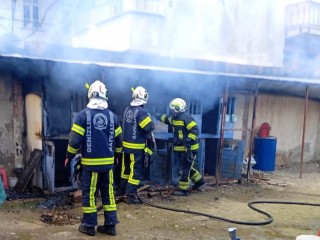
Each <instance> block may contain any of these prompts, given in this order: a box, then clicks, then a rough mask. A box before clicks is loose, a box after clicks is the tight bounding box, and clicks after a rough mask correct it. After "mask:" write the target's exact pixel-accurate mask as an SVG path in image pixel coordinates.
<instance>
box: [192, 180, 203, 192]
mask: <svg viewBox="0 0 320 240" xmlns="http://www.w3.org/2000/svg"><path fill="white" fill-rule="evenodd" d="M205 183H206V182H205V181H204V180H203V178H201V179H200V181H199V182H196V183H195V184H194V185H193V186H192V190H199V191H201V190H202V188H203V187H204V185H205Z"/></svg>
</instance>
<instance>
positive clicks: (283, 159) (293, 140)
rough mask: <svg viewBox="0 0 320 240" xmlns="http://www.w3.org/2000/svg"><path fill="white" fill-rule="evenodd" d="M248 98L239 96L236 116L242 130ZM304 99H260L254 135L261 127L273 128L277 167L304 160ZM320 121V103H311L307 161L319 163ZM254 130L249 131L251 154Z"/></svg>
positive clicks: (250, 119)
mask: <svg viewBox="0 0 320 240" xmlns="http://www.w3.org/2000/svg"><path fill="white" fill-rule="evenodd" d="M245 109H246V108H245V96H244V95H241V96H240V95H239V96H237V107H236V114H237V115H238V122H237V123H236V126H235V128H242V127H243V126H242V125H243V118H244V110H245ZM252 109H253V96H250V107H249V116H248V125H247V126H248V128H251V121H252ZM303 117H304V99H303V98H295V97H284V96H277V95H268V94H261V95H259V96H258V101H257V109H256V122H255V126H256V127H255V129H254V136H256V135H257V133H258V131H259V128H260V125H261V124H262V123H263V122H268V123H269V124H270V125H271V136H274V137H276V138H277V160H276V161H277V165H289V164H290V163H293V162H300V160H301V143H302V133H303ZM319 120H320V103H319V102H315V101H311V100H309V104H308V115H307V122H306V132H305V147H304V161H305V162H307V161H312V160H318V156H319V152H320V146H319V144H317V143H318V139H319V137H318V136H320V132H319V130H318V125H319ZM234 136H235V138H236V139H241V137H242V135H241V132H235V135H234ZM249 139H250V131H248V132H247V151H248V148H249V145H248V144H249Z"/></svg>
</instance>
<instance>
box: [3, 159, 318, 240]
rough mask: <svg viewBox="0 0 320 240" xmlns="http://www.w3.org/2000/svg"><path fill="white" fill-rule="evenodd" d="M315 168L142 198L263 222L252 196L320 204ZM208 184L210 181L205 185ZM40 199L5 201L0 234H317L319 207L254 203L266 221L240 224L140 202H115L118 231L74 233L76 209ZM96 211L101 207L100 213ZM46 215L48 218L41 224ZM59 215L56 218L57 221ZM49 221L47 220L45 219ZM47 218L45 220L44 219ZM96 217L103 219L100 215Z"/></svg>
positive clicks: (257, 239)
mask: <svg viewBox="0 0 320 240" xmlns="http://www.w3.org/2000/svg"><path fill="white" fill-rule="evenodd" d="M319 177H320V172H319V169H318V165H317V164H315V163H308V164H305V165H304V166H303V173H302V178H300V168H299V165H296V166H294V167H292V168H286V169H282V170H276V171H275V172H274V173H259V174H258V175H255V176H252V177H251V178H250V179H251V180H250V181H249V182H247V181H243V182H242V183H241V184H240V183H238V182H237V181H231V182H225V181H221V184H220V185H219V187H217V186H216V185H215V184H212V185H211V184H210V180H212V179H210V178H207V180H208V182H209V184H208V186H209V188H207V189H206V191H203V192H192V193H191V194H190V196H188V197H169V198H160V197H152V198H151V199H150V198H148V199H147V198H146V199H145V200H147V201H151V202H152V203H153V204H157V205H161V206H164V207H170V208H176V209H182V210H187V211H197V212H201V213H205V214H210V215H214V216H218V217H221V218H226V219H230V220H235V221H241V222H251V223H252V222H253V223H257V222H263V221H266V220H268V218H267V217H266V216H263V215H262V214H260V213H258V212H256V211H253V210H252V209H250V208H249V207H248V205H247V204H248V202H250V201H257V200H261V201H262V200H268V201H290V202H306V203H317V204H319V205H320V199H319V196H320V194H319V189H320V181H319ZM210 186H213V188H212V189H210ZM39 201H41V199H25V200H14V201H6V202H5V203H4V204H3V205H2V207H1V209H0V218H1V222H0V239H37V240H40V239H41V240H45V239H68V240H70V239H105V238H110V239H114V240H117V239H121V240H123V239H151V240H171V239H172V240H173V239H206V240H207V239H208V240H215V239H223V240H226V239H229V235H228V228H229V227H236V228H237V235H238V237H239V238H240V239H241V240H249V239H252V240H264V239H266V240H271V239H272V240H280V239H281V240H282V239H283V240H288V239H295V238H296V237H297V236H298V235H302V234H310V235H316V234H317V231H318V230H319V229H320V209H319V206H304V205H287V204H286V205H285V204H259V205H254V206H255V207H257V208H259V209H261V210H263V211H265V212H267V213H269V214H271V215H272V217H273V221H272V223H271V224H267V225H261V226H259V225H258V226H256V225H243V224H236V223H229V222H226V221H221V220H217V219H213V218H209V217H205V216H199V215H194V214H190V213H180V212H176V211H168V210H164V209H159V208H155V207H152V206H148V205H146V204H143V205H138V206H136V205H127V204H126V203H124V202H120V203H119V204H118V216H119V220H120V223H119V224H118V225H117V231H118V232H117V236H113V237H112V236H107V235H103V234H100V233H97V234H96V236H95V237H89V236H86V235H84V234H82V233H80V232H78V225H79V222H80V218H81V208H80V206H79V205H75V207H74V208H65V209H64V210H61V209H57V210H56V211H55V212H53V213H52V212H51V211H49V210H44V209H40V208H39V207H36V206H37V204H38V203H39ZM99 213H100V212H99ZM50 217H51V223H44V222H45V221H46V220H48V219H46V218H50ZM59 219H60V220H61V221H59ZM47 222H48V221H47ZM49 222H50V221H49ZM99 222H100V223H103V218H102V215H100V216H99Z"/></svg>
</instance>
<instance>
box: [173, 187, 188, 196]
mask: <svg viewBox="0 0 320 240" xmlns="http://www.w3.org/2000/svg"><path fill="white" fill-rule="evenodd" d="M173 195H174V196H181V197H182V196H189V192H188V191H186V190H181V189H179V190H176V191H174V192H173Z"/></svg>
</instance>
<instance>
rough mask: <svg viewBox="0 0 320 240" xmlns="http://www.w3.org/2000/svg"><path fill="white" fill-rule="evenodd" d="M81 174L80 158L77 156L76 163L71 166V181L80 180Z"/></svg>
mask: <svg viewBox="0 0 320 240" xmlns="http://www.w3.org/2000/svg"><path fill="white" fill-rule="evenodd" d="M81 175H82V165H81V159H80V158H78V159H77V162H76V164H75V165H74V167H73V176H72V178H73V182H76V181H77V180H80V178H81Z"/></svg>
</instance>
